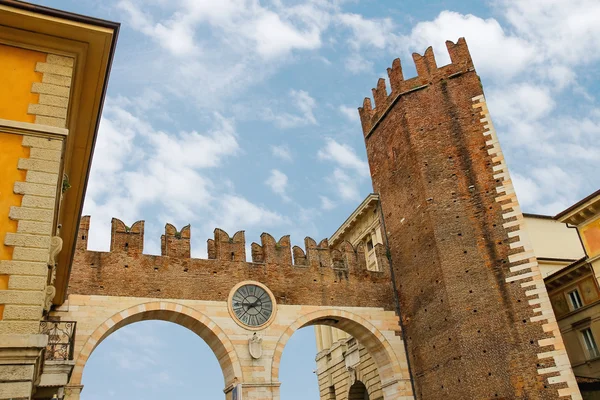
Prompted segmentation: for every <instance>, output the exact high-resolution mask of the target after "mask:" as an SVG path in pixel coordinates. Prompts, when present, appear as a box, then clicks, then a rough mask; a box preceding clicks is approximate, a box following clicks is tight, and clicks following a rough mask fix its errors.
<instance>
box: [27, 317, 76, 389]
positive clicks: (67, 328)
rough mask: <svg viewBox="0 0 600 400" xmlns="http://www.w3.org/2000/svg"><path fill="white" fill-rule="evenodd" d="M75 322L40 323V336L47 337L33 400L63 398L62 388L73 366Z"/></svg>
mask: <svg viewBox="0 0 600 400" xmlns="http://www.w3.org/2000/svg"><path fill="white" fill-rule="evenodd" d="M76 327H77V323H76V322H75V321H41V322H40V334H42V335H47V336H48V345H47V346H46V350H45V351H44V365H43V369H42V375H41V377H40V382H39V384H38V387H37V390H36V393H35V395H34V398H35V399H50V398H52V396H53V395H55V394H57V395H58V397H59V398H62V396H63V389H64V386H65V385H66V384H67V383H68V382H69V378H70V377H71V372H72V371H73V367H74V366H75V361H73V349H74V345H75V331H76Z"/></svg>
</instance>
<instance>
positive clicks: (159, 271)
mask: <svg viewBox="0 0 600 400" xmlns="http://www.w3.org/2000/svg"><path fill="white" fill-rule="evenodd" d="M90 222H91V220H90V217H89V216H85V217H82V219H81V223H80V230H79V238H78V242H77V251H76V252H75V257H74V260H73V267H72V270H71V276H70V281H69V294H82V295H105V296H132V297H152V298H165V299H192V300H220V301H226V300H227V296H228V294H229V292H230V290H231V288H232V287H233V285H234V284H235V283H237V282H241V281H259V282H261V283H263V284H265V285H267V286H268V287H269V288H270V289H271V290H272V292H273V293H274V295H275V296H276V297H277V301H278V302H279V303H282V304H299V305H346V306H356V307H366V306H368V307H372V306H376V307H386V308H387V309H390V310H391V309H393V292H392V290H391V288H390V272H389V263H388V259H387V256H386V250H385V248H384V247H383V246H382V245H377V246H376V247H375V251H376V255H377V257H378V264H379V266H380V268H381V270H380V271H369V270H367V268H366V262H365V249H364V248H363V246H358V247H357V248H354V247H353V246H352V245H351V244H350V243H348V242H344V243H341V244H339V245H337V246H336V248H331V247H330V246H329V243H328V241H327V239H324V240H321V241H320V242H319V243H317V242H316V241H315V240H314V239H312V238H309V237H307V238H305V239H304V244H305V245H304V248H301V247H299V246H293V247H292V245H291V240H290V237H289V236H283V237H282V238H280V239H279V240H275V238H274V237H273V236H272V235H270V234H268V233H263V234H262V235H261V236H260V244H259V243H252V244H251V245H250V248H251V260H252V261H246V239H245V233H244V231H239V232H236V233H235V234H234V235H232V236H231V235H229V234H228V233H227V232H225V231H224V230H222V229H218V228H217V229H215V230H214V237H213V238H211V239H208V241H207V249H208V258H207V259H202V258H190V239H191V226H189V225H187V226H185V227H184V228H182V229H181V230H180V231H178V230H177V228H176V227H175V226H174V225H172V224H166V226H165V233H164V235H162V236H161V255H160V256H158V255H149V254H143V242H144V221H137V222H136V223H134V224H133V225H132V226H131V227H127V226H126V225H125V224H124V223H123V221H121V220H119V219H116V218H113V219H112V224H111V225H112V229H111V248H110V251H108V252H104V251H90V250H87V235H88V232H89V229H90Z"/></svg>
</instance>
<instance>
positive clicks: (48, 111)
mask: <svg viewBox="0 0 600 400" xmlns="http://www.w3.org/2000/svg"><path fill="white" fill-rule="evenodd" d="M27 113H29V114H35V115H44V116H47V117H53V118H61V119H64V118H67V109H66V108H64V107H55V106H49V105H46V104H30V105H29V107H28V108H27Z"/></svg>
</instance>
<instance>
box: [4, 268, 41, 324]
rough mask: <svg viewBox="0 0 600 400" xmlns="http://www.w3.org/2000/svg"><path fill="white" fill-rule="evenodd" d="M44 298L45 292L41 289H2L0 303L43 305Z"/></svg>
mask: <svg viewBox="0 0 600 400" xmlns="http://www.w3.org/2000/svg"><path fill="white" fill-rule="evenodd" d="M9 281H10V279H9ZM44 298H45V295H44V292H42V291H41V290H40V291H31V290H0V304H24V305H36V306H37V305H40V306H41V305H42V304H43V302H44ZM9 333H10V332H9ZM14 333H17V332H14Z"/></svg>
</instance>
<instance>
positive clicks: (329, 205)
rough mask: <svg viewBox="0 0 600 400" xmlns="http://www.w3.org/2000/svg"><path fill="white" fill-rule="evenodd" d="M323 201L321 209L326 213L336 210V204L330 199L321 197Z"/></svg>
mask: <svg viewBox="0 0 600 400" xmlns="http://www.w3.org/2000/svg"><path fill="white" fill-rule="evenodd" d="M319 198H320V199H321V208H322V209H323V210H325V211H329V210H333V209H334V208H335V206H336V205H335V202H333V201H332V200H331V199H330V198H329V197H326V196H319Z"/></svg>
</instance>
